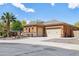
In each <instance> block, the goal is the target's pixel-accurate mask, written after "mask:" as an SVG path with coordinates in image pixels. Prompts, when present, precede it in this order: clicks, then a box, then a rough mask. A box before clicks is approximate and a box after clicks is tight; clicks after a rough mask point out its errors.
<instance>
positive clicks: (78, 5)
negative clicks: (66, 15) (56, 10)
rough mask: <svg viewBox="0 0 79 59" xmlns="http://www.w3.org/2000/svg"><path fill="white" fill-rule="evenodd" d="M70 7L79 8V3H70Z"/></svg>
mask: <svg viewBox="0 0 79 59" xmlns="http://www.w3.org/2000/svg"><path fill="white" fill-rule="evenodd" d="M68 7H69V8H71V9H75V8H79V3H68Z"/></svg>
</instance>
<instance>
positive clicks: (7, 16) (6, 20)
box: [1, 12, 16, 37]
mask: <svg viewBox="0 0 79 59" xmlns="http://www.w3.org/2000/svg"><path fill="white" fill-rule="evenodd" d="M15 19H16V17H15V16H14V15H13V14H12V13H10V12H5V13H3V15H2V16H1V20H3V21H4V23H5V28H6V29H5V30H6V33H7V37H9V33H10V22H11V21H15Z"/></svg>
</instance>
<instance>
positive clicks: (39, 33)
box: [38, 27, 43, 36]
mask: <svg viewBox="0 0 79 59" xmlns="http://www.w3.org/2000/svg"><path fill="white" fill-rule="evenodd" d="M38 36H43V27H38Z"/></svg>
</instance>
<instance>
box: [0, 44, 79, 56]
mask: <svg viewBox="0 0 79 59" xmlns="http://www.w3.org/2000/svg"><path fill="white" fill-rule="evenodd" d="M0 56H79V51H77V50H68V49H62V48H57V47H50V46H42V45H31V44H21V43H0Z"/></svg>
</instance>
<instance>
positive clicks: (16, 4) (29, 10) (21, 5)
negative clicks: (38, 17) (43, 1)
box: [12, 3, 34, 12]
mask: <svg viewBox="0 0 79 59" xmlns="http://www.w3.org/2000/svg"><path fill="white" fill-rule="evenodd" d="M12 5H13V6H15V7H17V8H19V9H21V10H23V11H25V12H34V9H31V8H26V7H25V6H24V5H23V4H21V3H12Z"/></svg>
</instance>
